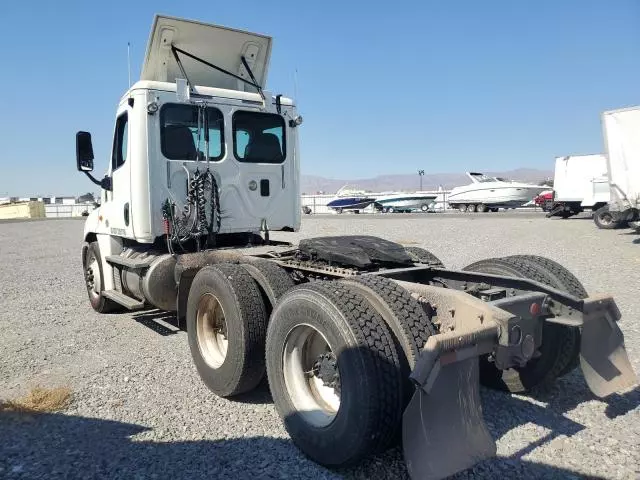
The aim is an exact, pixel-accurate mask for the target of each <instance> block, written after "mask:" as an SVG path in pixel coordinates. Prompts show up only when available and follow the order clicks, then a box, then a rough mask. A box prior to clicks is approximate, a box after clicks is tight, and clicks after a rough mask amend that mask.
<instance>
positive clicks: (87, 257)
mask: <svg viewBox="0 0 640 480" xmlns="http://www.w3.org/2000/svg"><path fill="white" fill-rule="evenodd" d="M82 269H83V270H84V282H85V286H86V287H87V294H88V295H89V303H91V308H93V309H94V310H95V311H96V312H98V313H110V312H116V311H121V310H122V309H123V308H122V307H121V306H120V305H119V304H117V303H116V302H114V301H113V300H111V299H109V298H106V297H104V296H103V295H102V292H103V291H104V272H103V271H102V256H101V255H100V246H99V245H98V242H97V241H95V242H91V243H89V244H88V245H87V246H86V248H84V249H83V254H82Z"/></svg>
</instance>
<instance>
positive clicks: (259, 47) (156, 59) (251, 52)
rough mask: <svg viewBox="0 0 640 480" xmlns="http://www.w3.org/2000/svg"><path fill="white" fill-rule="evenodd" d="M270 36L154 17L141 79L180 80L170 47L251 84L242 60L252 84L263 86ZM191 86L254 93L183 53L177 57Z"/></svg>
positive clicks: (177, 66) (269, 51)
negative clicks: (244, 62) (247, 66)
mask: <svg viewBox="0 0 640 480" xmlns="http://www.w3.org/2000/svg"><path fill="white" fill-rule="evenodd" d="M271 41H272V39H271V37H267V36H264V35H260V34H256V33H251V32H244V31H241V30H235V29H231V28H226V27H221V26H218V25H210V24H206V23H200V22H194V21H191V20H185V19H180V18H174V17H166V16H161V15H157V16H156V17H155V19H154V22H153V28H152V29H151V36H150V37H149V43H148V44H147V51H146V54H145V58H144V63H143V66H142V74H141V78H140V79H141V80H151V81H159V82H171V83H175V82H176V79H177V78H184V75H183V73H182V72H181V70H180V67H179V65H178V63H177V62H176V59H175V57H174V54H173V52H172V49H171V46H172V45H173V46H175V47H176V48H178V49H180V50H184V51H185V52H188V53H189V54H191V55H194V56H196V57H198V58H200V59H202V60H204V61H205V62H208V63H210V64H213V65H215V66H217V67H219V68H222V69H224V70H227V71H228V72H230V73H233V74H235V75H238V76H240V77H241V78H245V79H246V80H248V81H251V76H250V75H249V73H248V72H247V70H246V68H245V67H244V65H243V62H242V56H244V57H245V60H246V62H247V64H248V65H249V68H250V69H251V71H252V72H253V75H254V76H255V79H256V82H257V83H258V84H259V85H260V86H261V87H265V83H266V80H267V71H268V67H269V59H270V56H271ZM178 56H179V58H180V61H181V63H182V66H183V68H184V70H185V73H186V75H187V77H188V79H189V82H190V83H191V85H193V86H204V87H217V88H226V89H230V90H241V91H250V92H255V91H256V89H255V88H254V87H252V86H251V85H249V84H246V83H244V82H242V81H241V80H238V79H235V78H233V77H231V76H230V75H227V74H226V73H224V72H221V71H218V70H216V69H214V68H211V67H210V66H207V65H205V64H203V63H201V62H198V61H197V60H194V59H192V58H190V57H189V56H187V55H184V54H180V53H179V54H178Z"/></svg>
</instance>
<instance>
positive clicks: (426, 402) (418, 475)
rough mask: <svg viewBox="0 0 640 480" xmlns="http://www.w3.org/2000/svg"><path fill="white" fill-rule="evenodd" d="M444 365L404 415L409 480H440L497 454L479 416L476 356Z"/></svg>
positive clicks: (436, 369) (419, 389) (418, 390)
mask: <svg viewBox="0 0 640 480" xmlns="http://www.w3.org/2000/svg"><path fill="white" fill-rule="evenodd" d="M445 363H446V359H443V361H440V360H438V361H437V362H436V363H435V365H434V367H433V371H432V372H431V374H430V375H429V377H430V378H429V381H428V382H426V383H425V384H424V385H422V386H418V387H417V388H416V392H415V393H414V395H413V398H412V399H411V402H409V406H408V407H407V408H406V410H405V412H404V415H403V420H402V441H403V446H404V447H403V448H404V457H405V462H406V465H407V469H408V470H409V475H410V476H411V478H412V479H414V480H416V479H429V480H430V479H440V478H445V477H448V476H450V475H453V474H454V473H456V472H460V471H462V470H465V469H467V468H470V467H472V466H473V465H475V464H476V463H478V462H479V461H481V460H484V459H486V458H490V457H493V456H495V454H496V444H495V442H494V441H493V438H491V434H490V433H489V430H488V428H487V425H486V423H485V421H484V418H483V417H482V407H481V404H480V381H479V369H478V358H477V356H471V357H469V358H467V359H465V360H461V361H460V360H457V361H456V360H454V363H449V364H445Z"/></svg>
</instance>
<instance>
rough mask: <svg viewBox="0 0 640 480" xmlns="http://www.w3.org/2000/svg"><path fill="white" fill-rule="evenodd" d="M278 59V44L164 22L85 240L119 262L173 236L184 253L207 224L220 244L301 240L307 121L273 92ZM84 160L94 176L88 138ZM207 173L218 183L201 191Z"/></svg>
mask: <svg viewBox="0 0 640 480" xmlns="http://www.w3.org/2000/svg"><path fill="white" fill-rule="evenodd" d="M270 53H271V38H270V37H266V36H262V35H258V34H254V33H248V32H242V31H239V30H233V29H228V28H224V27H219V26H213V25H207V24H203V23H199V22H193V21H188V20H183V19H177V18H172V17H163V16H156V18H155V20H154V24H153V27H152V31H151V36H150V39H149V43H148V46H147V50H146V55H145V60H144V66H143V69H142V74H141V79H140V80H139V81H138V82H136V83H135V84H133V85H132V86H131V87H130V88H129V89H128V90H127V92H126V93H125V94H124V95H123V96H122V98H121V99H120V102H119V104H118V107H117V111H116V118H115V125H114V133H113V147H112V150H111V155H110V156H111V159H110V162H109V165H108V168H107V172H106V175H105V177H104V178H103V179H102V180H101V181H99V182H98V183H99V184H100V185H101V205H100V207H99V208H98V209H96V210H95V211H93V212H92V213H91V214H90V215H89V217H88V219H87V221H86V225H85V232H84V235H85V240H87V239H91V238H98V237H100V236H103V235H104V236H108V237H110V238H109V242H106V241H104V239H103V241H101V242H100V243H101V247H102V246H104V247H105V248H106V250H108V252H107V251H105V252H103V253H104V254H105V255H107V254H108V255H111V254H116V253H118V250H119V249H122V246H123V245H124V244H131V243H132V242H133V243H136V244H143V245H144V244H147V245H148V244H154V243H156V242H158V241H159V239H160V238H161V237H163V236H165V235H166V234H167V229H168V228H169V229H171V228H174V229H179V230H180V232H179V234H178V235H174V239H175V240H176V242H174V243H181V240H180V238H182V239H185V238H186V237H188V235H187V234H188V230H192V229H197V228H196V227H197V226H198V223H202V225H205V224H209V223H213V225H208V227H212V228H210V230H211V231H210V232H208V233H209V234H211V233H215V234H216V235H218V236H224V235H226V234H233V233H258V232H260V231H261V230H262V231H264V230H265V229H270V230H291V231H295V230H298V229H299V226H300V216H301V214H300V212H301V209H300V205H299V202H300V200H299V198H300V196H299V148H298V135H297V128H298V126H299V125H300V123H301V121H302V119H301V117H300V116H299V115H298V114H297V113H296V108H295V105H294V104H293V101H292V100H291V99H289V98H285V97H283V96H281V95H278V96H273V95H271V94H270V93H269V92H266V91H264V90H263V89H262V85H264V83H265V81H266V78H267V71H268V64H269V57H270ZM77 153H78V169H79V170H81V171H84V172H86V173H89V172H90V171H91V170H92V169H93V148H92V146H91V137H90V135H89V134H88V133H87V132H79V133H78V136H77ZM203 172H208V173H210V174H211V175H210V176H209V177H208V178H209V180H208V183H207V182H204V183H202V184H199V183H198V182H197V178H198V175H201V174H202V173H203ZM94 180H95V179H94ZM205 183H206V185H205ZM203 189H204V190H203ZM212 199H213V201H211V200H212ZM198 202H200V203H198ZM198 209H200V210H198ZM198 213H200V214H201V215H200V217H198V218H196V217H197V215H196V214H198ZM203 216H204V217H207V218H206V219H204V218H202V217H203ZM194 225H195V226H194ZM173 233H175V232H173ZM200 233H202V232H200ZM98 239H99V238H98ZM173 247H175V248H177V247H179V245H173ZM169 248H171V247H169Z"/></svg>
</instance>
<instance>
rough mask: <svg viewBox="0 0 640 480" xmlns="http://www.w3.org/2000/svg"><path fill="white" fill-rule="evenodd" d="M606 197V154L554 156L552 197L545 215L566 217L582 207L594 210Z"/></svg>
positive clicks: (604, 202)
mask: <svg viewBox="0 0 640 480" xmlns="http://www.w3.org/2000/svg"><path fill="white" fill-rule="evenodd" d="M609 199H610V195H609V181H608V178H607V157H606V155H603V154H593V155H568V156H564V157H557V158H556V165H555V172H554V177H553V200H552V201H551V205H550V206H549V207H545V209H548V210H549V212H548V213H547V217H553V216H559V217H563V218H568V217H571V216H573V215H576V214H578V213H581V212H583V211H585V210H591V211H594V212H595V211H596V210H598V209H599V208H601V207H604V206H605V205H606V204H607V203H608V202H609Z"/></svg>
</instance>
